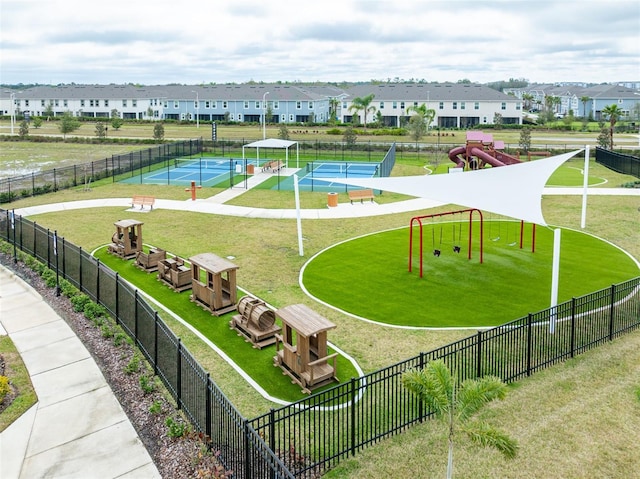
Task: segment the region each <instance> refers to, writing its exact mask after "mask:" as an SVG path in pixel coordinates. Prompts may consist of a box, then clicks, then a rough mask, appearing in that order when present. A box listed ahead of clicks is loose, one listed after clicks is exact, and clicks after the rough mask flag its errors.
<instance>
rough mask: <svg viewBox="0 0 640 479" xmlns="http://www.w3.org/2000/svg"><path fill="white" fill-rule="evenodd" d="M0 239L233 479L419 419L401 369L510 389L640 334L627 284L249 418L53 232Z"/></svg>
mask: <svg viewBox="0 0 640 479" xmlns="http://www.w3.org/2000/svg"><path fill="white" fill-rule="evenodd" d="M0 237H1V238H2V239H4V240H5V241H7V242H9V243H12V244H13V245H14V248H19V249H20V250H22V251H24V252H26V253H28V254H30V255H32V256H35V257H36V258H37V259H39V260H40V261H42V262H44V263H45V264H46V265H47V266H48V267H49V268H50V269H52V270H54V271H57V272H58V273H59V274H60V275H61V276H62V277H63V278H65V279H67V280H68V281H70V282H71V283H72V284H74V285H75V286H77V287H78V288H79V289H80V290H81V291H82V292H84V293H85V294H87V295H88V296H89V297H90V298H91V299H92V300H94V301H95V302H97V303H99V304H102V305H103V306H104V307H105V308H106V309H107V310H108V311H109V313H110V314H111V315H113V317H114V318H115V319H116V320H117V321H118V323H119V324H120V325H121V326H122V327H123V329H124V330H125V331H126V332H127V333H128V334H130V335H131V337H132V338H134V340H135V342H136V344H137V346H138V347H139V348H140V350H141V351H142V352H143V353H144V355H145V357H146V358H147V360H148V361H149V362H150V364H151V365H152V366H153V368H154V372H155V374H157V375H158V377H160V378H161V380H162V381H163V383H164V384H165V386H166V387H167V389H168V390H169V391H170V393H171V394H172V396H173V397H174V399H175V400H176V403H177V405H178V407H179V408H181V409H182V410H183V411H184V413H185V414H186V415H187V417H188V418H189V419H190V421H191V422H192V423H193V426H194V428H195V429H196V430H197V431H199V432H202V433H205V434H206V435H207V436H209V437H210V438H211V442H212V447H214V448H215V449H216V450H219V451H220V459H221V461H222V462H223V464H224V465H225V466H226V467H227V468H228V469H231V470H233V471H234V477H237V478H298V477H308V476H310V475H313V474H315V473H320V472H322V471H325V470H327V469H328V468H331V467H333V466H335V465H336V464H337V463H339V462H340V461H341V460H342V459H344V458H345V457H348V456H349V455H354V454H355V453H356V452H358V451H360V450H362V449H363V448H365V447H367V446H368V445H370V444H373V443H375V442H378V441H380V440H381V439H383V438H386V437H389V436H391V435H394V434H397V433H399V432H401V431H403V430H404V429H406V428H408V427H410V426H411V425H413V424H416V423H419V422H421V421H424V420H425V419H427V418H428V417H429V416H430V414H431V411H429V410H427V409H425V408H424V406H423V404H422V403H421V402H419V401H417V400H416V398H415V396H413V395H412V394H410V393H409V392H408V391H407V390H406V389H405V388H403V387H402V384H401V378H402V374H403V373H404V372H405V371H406V370H407V369H410V368H422V367H424V366H425V365H426V364H427V363H428V362H429V361H432V360H435V359H443V360H444V361H445V362H446V363H447V364H448V365H449V367H450V368H451V369H452V370H454V371H455V373H456V375H457V378H458V379H459V380H460V381H462V380H465V379H470V378H477V377H481V376H484V375H489V374H491V375H496V376H498V377H500V378H502V379H503V380H504V381H506V382H512V381H516V380H518V379H520V378H523V377H526V376H529V375H531V374H532V373H534V372H536V371H538V370H541V369H544V368H546V367H549V366H551V365H553V364H556V363H558V362H561V361H564V360H566V359H568V358H571V357H574V356H575V355H577V354H580V353H583V352H585V351H587V350H589V349H592V348H595V347H597V346H599V345H600V344H602V343H604V342H607V341H611V340H613V339H615V338H616V337H618V336H620V335H622V334H625V333H627V332H629V331H631V330H634V329H637V328H638V327H640V277H637V278H635V279H632V280H629V281H626V282H624V283H620V284H615V285H612V286H610V287H609V288H606V289H603V290H600V291H596V292H594V293H591V294H588V295H585V296H581V297H579V298H573V299H572V300H570V301H567V302H564V303H562V304H559V305H558V306H555V307H553V308H550V309H547V310H544V311H540V312H537V313H535V314H529V315H527V316H526V317H523V318H520V319H517V320H515V321H512V322H510V323H507V324H504V325H502V326H499V327H496V328H492V329H489V330H486V331H478V332H477V333H476V334H474V335H472V336H469V337H467V338H465V339H462V340H460V341H457V342H454V343H452V344H449V345H447V346H444V347H441V348H438V349H436V350H433V351H430V352H427V353H421V354H420V355H418V356H415V357H413V358H410V359H407V360H405V361H401V362H399V363H397V364H394V365H391V366H389V367H386V368H383V369H380V370H378V371H375V372H372V373H370V374H367V375H365V376H362V377H359V378H352V379H351V380H349V381H347V382H345V383H343V384H340V385H338V386H336V387H334V388H331V389H328V390H326V391H323V392H320V393H318V394H315V395H312V396H310V397H308V398H306V399H303V400H301V401H298V402H296V403H293V404H291V405H288V406H284V407H281V408H278V409H271V410H270V411H269V412H268V413H266V414H264V415H261V416H259V417H257V418H255V419H251V420H249V419H246V418H244V417H243V416H242V415H241V414H240V412H239V411H238V410H237V409H236V408H235V407H234V406H233V404H232V403H231V402H230V401H229V400H228V399H227V398H226V396H225V395H224V394H223V392H222V391H221V390H220V388H219V387H218V386H217V385H216V384H215V383H214V382H213V381H212V380H211V379H210V377H209V374H208V373H206V371H204V369H203V368H202V367H201V366H200V365H199V364H198V362H197V361H196V360H195V358H194V357H193V356H192V355H191V353H190V352H189V351H188V350H187V349H186V348H185V347H184V346H183V345H182V343H181V341H180V338H178V337H176V336H175V335H174V333H173V332H172V331H171V330H170V329H169V328H168V327H167V326H166V324H165V323H164V322H163V321H162V320H161V319H160V318H159V317H158V314H157V312H156V311H154V310H153V308H152V307H151V306H150V305H149V304H148V303H147V302H146V301H144V300H143V299H142V298H141V297H140V295H139V294H138V291H137V290H136V289H135V288H133V287H131V286H130V285H129V284H128V283H127V282H125V281H123V280H121V279H120V278H119V276H118V274H117V273H114V272H113V271H111V270H110V269H109V268H107V267H106V266H104V265H103V264H101V263H100V261H99V260H97V259H95V258H93V257H92V256H91V255H90V254H88V253H87V252H85V251H83V250H82V248H79V247H77V246H75V245H73V244H71V243H69V242H66V241H65V240H64V238H57V235H56V234H55V232H51V231H50V230H47V229H44V228H43V227H41V226H39V225H37V224H35V223H33V222H31V221H29V220H27V219H24V218H22V217H18V216H14V215H13V213H12V212H9V211H2V210H0ZM54 237H56V238H57V241H55V244H54Z"/></svg>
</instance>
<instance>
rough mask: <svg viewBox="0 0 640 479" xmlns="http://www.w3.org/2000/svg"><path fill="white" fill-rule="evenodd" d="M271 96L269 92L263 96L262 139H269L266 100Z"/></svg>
mask: <svg viewBox="0 0 640 479" xmlns="http://www.w3.org/2000/svg"><path fill="white" fill-rule="evenodd" d="M268 94H269V92H268V91H265V92H264V95H262V139H263V140H266V139H267V113H266V98H267V95H268Z"/></svg>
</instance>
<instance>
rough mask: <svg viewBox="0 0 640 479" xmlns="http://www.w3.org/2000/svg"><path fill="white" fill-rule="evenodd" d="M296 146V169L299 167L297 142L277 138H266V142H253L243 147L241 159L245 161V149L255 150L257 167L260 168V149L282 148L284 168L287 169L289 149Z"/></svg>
mask: <svg viewBox="0 0 640 479" xmlns="http://www.w3.org/2000/svg"><path fill="white" fill-rule="evenodd" d="M293 145H296V168H299V167H300V150H299V147H298V142H297V141H290V140H280V139H278V138H267V139H266V140H259V141H254V142H252V143H248V144H246V145H243V147H242V159H245V152H244V149H245V148H255V149H256V160H257V163H258V164H257V166H260V148H284V149H285V151H286V152H285V167H286V168H289V147H291V146H293Z"/></svg>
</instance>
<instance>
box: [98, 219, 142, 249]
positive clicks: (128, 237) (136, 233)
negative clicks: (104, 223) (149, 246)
mask: <svg viewBox="0 0 640 479" xmlns="http://www.w3.org/2000/svg"><path fill="white" fill-rule="evenodd" d="M143 224H144V223H142V222H141V221H137V220H119V221H116V222H115V223H114V224H113V225H114V226H115V227H116V232H115V233H114V234H113V236H112V237H111V244H110V245H109V247H108V248H107V251H108V252H109V253H111V254H115V255H117V256H120V257H121V258H122V259H131V258H135V256H136V255H137V254H138V253H139V252H140V251H142V225H143Z"/></svg>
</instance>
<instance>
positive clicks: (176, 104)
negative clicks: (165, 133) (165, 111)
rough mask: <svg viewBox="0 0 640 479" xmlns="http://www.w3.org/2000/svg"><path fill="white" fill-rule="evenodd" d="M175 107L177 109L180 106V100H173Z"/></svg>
mask: <svg viewBox="0 0 640 479" xmlns="http://www.w3.org/2000/svg"><path fill="white" fill-rule="evenodd" d="M173 108H175V109H176V110H177V109H178V108H180V102H179V101H176V100H174V101H173Z"/></svg>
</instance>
